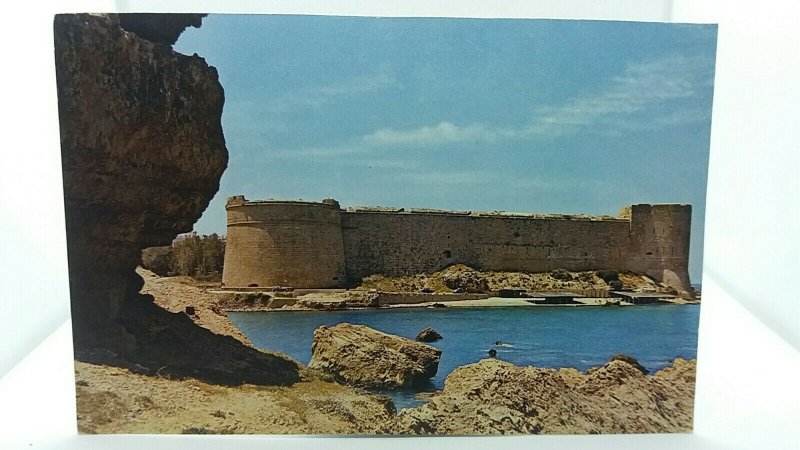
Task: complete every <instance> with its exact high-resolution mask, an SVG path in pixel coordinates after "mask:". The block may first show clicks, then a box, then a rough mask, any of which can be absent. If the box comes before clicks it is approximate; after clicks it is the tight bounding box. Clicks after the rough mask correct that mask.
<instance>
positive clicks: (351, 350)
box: [308, 323, 442, 388]
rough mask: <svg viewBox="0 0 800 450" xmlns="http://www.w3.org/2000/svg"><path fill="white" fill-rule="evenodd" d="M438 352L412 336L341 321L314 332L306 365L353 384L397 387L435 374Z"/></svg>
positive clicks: (408, 384) (420, 380) (409, 384)
mask: <svg viewBox="0 0 800 450" xmlns="http://www.w3.org/2000/svg"><path fill="white" fill-rule="evenodd" d="M441 354H442V351H441V350H439V349H437V348H433V347H431V346H429V345H425V344H420V343H418V342H414V341H412V340H411V339H406V338H403V337H400V336H393V335H390V334H386V333H382V332H380V331H377V330H374V329H372V328H369V327H365V326H363V325H351V324H349V323H340V324H338V325H336V326H334V327H326V326H322V327H319V328H318V329H317V330H316V331H315V332H314V343H313V344H312V347H311V361H310V362H309V363H308V367H309V368H311V369H318V370H322V371H323V372H326V373H328V374H331V375H333V376H334V377H335V378H336V379H338V380H340V381H342V382H344V383H347V384H351V385H354V386H362V387H376V388H398V387H408V386H411V385H414V384H420V383H424V382H426V381H427V380H428V379H429V378H431V377H433V376H434V375H436V371H437V370H438V369H439V358H440V357H441Z"/></svg>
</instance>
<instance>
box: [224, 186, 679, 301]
mask: <svg viewBox="0 0 800 450" xmlns="http://www.w3.org/2000/svg"><path fill="white" fill-rule="evenodd" d="M226 209H227V211H228V237H227V245H226V252H225V266H224V272H223V283H224V284H225V286H226V287H246V286H251V285H257V286H259V287H265V286H266V287H268V286H276V285H280V286H293V287H297V288H332V287H341V286H344V285H347V284H348V283H353V282H357V281H358V280H360V279H361V278H364V277H367V276H369V275H376V274H379V275H385V276H401V275H410V274H417V273H425V272H434V271H437V270H440V269H443V268H445V267H447V266H450V265H452V264H457V263H461V264H466V265H468V266H471V267H474V268H476V269H480V270H495V271H519V272H545V271H550V270H553V269H566V270H571V271H583V270H598V269H617V270H628V271H632V272H637V273H643V274H647V275H649V276H651V277H653V278H654V279H656V280H657V281H662V282H664V283H666V284H668V285H670V286H672V287H674V288H676V289H677V290H678V291H690V284H689V273H688V263H689V233H690V226H691V206H688V205H633V206H631V207H629V208H626V209H625V210H624V211H623V213H621V217H617V218H612V217H608V216H604V217H593V218H589V217H583V216H536V217H535V216H526V215H501V214H481V213H457V212H432V211H422V212H420V211H403V210H380V209H360V210H346V211H344V210H341V209H340V208H339V204H338V203H337V202H336V201H334V200H325V201H324V202H323V203H312V202H285V201H259V202H251V201H247V200H245V199H244V197H241V196H237V197H231V198H230V199H229V200H228V205H227V206H226Z"/></svg>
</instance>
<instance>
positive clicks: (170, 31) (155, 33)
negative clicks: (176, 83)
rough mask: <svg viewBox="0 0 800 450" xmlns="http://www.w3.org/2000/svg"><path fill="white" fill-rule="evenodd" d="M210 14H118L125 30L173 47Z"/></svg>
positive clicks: (120, 23)
mask: <svg viewBox="0 0 800 450" xmlns="http://www.w3.org/2000/svg"><path fill="white" fill-rule="evenodd" d="M207 15H208V14H164V13H157V14H153V13H135V14H118V15H117V16H118V17H119V25H120V26H121V27H122V29H123V30H126V31H130V32H132V33H136V35H137V36H139V37H141V38H143V39H147V40H148V41H150V42H155V43H158V44H166V45H172V44H174V43H175V42H176V41H177V40H178V37H179V36H180V35H181V33H183V30H185V29H186V28H188V27H194V28H200V25H202V24H203V17H205V16H207Z"/></svg>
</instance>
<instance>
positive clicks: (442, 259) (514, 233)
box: [342, 212, 629, 280]
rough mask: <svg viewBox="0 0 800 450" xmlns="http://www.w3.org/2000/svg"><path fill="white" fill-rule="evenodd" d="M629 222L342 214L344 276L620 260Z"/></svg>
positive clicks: (614, 263)
mask: <svg viewBox="0 0 800 450" xmlns="http://www.w3.org/2000/svg"><path fill="white" fill-rule="evenodd" d="M628 232H629V222H628V221H627V220H621V219H617V220H614V219H605V220H589V219H560V218H559V219H556V218H536V219H534V218H530V217H497V216H474V215H452V214H424V213H383V212H344V213H343V214H342V238H343V242H344V248H345V268H346V269H345V271H346V274H347V278H348V279H349V280H357V279H360V278H363V277H365V276H368V275H372V274H382V275H386V276H398V275H409V274H414V273H420V272H432V271H436V270H439V269H442V268H445V267H447V266H449V265H452V264H456V263H463V264H466V265H469V266H471V267H475V268H477V269H481V270H498V271H523V272H542V271H549V270H552V269H555V268H562V269H567V270H575V271H578V270H592V269H598V268H617V267H620V266H622V265H623V263H624V261H625V259H626V257H627V252H626V249H627V247H628Z"/></svg>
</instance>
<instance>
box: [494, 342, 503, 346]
mask: <svg viewBox="0 0 800 450" xmlns="http://www.w3.org/2000/svg"><path fill="white" fill-rule="evenodd" d="M494 345H503V343H502V342H500V341H495V343H494Z"/></svg>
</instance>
